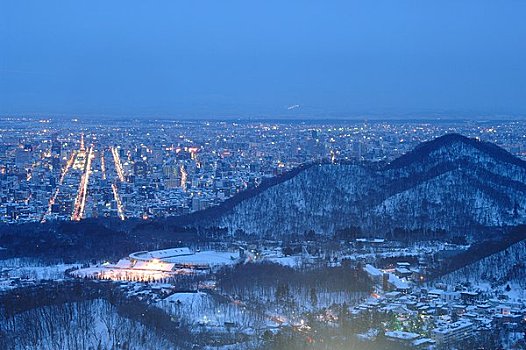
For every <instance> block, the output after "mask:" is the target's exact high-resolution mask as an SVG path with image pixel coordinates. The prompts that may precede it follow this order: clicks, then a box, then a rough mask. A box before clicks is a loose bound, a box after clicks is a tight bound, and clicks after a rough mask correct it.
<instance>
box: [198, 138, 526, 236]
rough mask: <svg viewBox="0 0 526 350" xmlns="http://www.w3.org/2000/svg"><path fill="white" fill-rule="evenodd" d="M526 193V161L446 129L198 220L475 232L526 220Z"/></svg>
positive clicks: (327, 230) (286, 228) (313, 172)
mask: <svg viewBox="0 0 526 350" xmlns="http://www.w3.org/2000/svg"><path fill="white" fill-rule="evenodd" d="M524 198H526V162H524V161H522V160H521V159H519V158H516V157H514V156H513V155H511V154H510V153H509V152H507V151H505V150H504V149H501V148H500V147H498V146H496V145H493V144H491V143H488V142H482V141H478V140H475V139H470V138H467V137H465V136H462V135H459V134H447V135H444V136H441V137H439V138H437V139H434V140H431V141H427V142H424V143H422V144H421V145H419V146H417V147H416V148H415V149H414V150H413V151H410V152H408V153H407V154H405V155H403V156H401V157H400V158H398V159H396V160H394V161H393V162H391V163H389V164H385V165H384V164H380V163H369V162H361V163H339V164H331V163H323V164H317V165H310V166H308V167H305V168H304V169H301V170H300V171H297V172H296V173H294V174H293V175H292V176H289V177H288V178H287V179H285V180H284V181H280V182H279V183H275V184H272V185H270V186H268V187H266V188H265V189H264V190H261V191H259V190H257V189H256V190H254V193H252V194H251V196H250V197H247V198H245V199H242V200H238V201H236V202H234V203H233V204H232V205H230V206H229V207H227V208H223V209H222V210H216V211H215V212H213V215H208V216H207V217H206V219H207V220H199V219H198V220H197V221H195V222H194V223H193V224H194V225H197V226H216V227H224V228H227V229H228V230H229V232H231V233H233V232H236V231H239V230H241V231H242V232H245V233H247V234H254V235H260V236H267V235H270V236H280V235H283V234H285V235H286V234H294V233H302V232H304V231H308V230H311V229H313V230H315V231H316V232H318V233H322V234H329V235H330V234H334V232H335V231H337V230H340V229H345V228H347V227H360V228H362V229H363V230H364V232H369V233H374V234H379V235H381V234H382V233H385V232H389V231H393V230H394V229H395V228H401V229H405V230H447V231H455V232H456V233H458V232H474V231H476V230H477V229H480V228H482V227H502V226H508V225H516V224H522V223H524V217H525V208H526V200H525V199H524ZM204 221H206V222H204Z"/></svg>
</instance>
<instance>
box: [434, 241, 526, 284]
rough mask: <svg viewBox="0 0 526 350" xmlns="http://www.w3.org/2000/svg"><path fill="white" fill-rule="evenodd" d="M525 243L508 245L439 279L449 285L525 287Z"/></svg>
mask: <svg viewBox="0 0 526 350" xmlns="http://www.w3.org/2000/svg"><path fill="white" fill-rule="evenodd" d="M525 260H526V241H525V240H523V241H520V242H517V243H515V244H512V245H510V246H509V247H507V248H506V249H503V250H501V251H499V252H497V253H495V254H492V255H489V256H487V257H485V258H482V259H480V260H477V261H475V262H474V263H472V264H469V265H467V266H465V267H463V268H461V269H459V270H456V271H453V272H451V273H449V274H447V275H445V276H442V277H441V278H440V281H441V282H445V283H447V284H450V285H454V284H456V283H465V282H469V283H471V284H472V285H484V284H487V285H488V286H502V285H505V284H507V283H512V284H514V285H517V286H519V287H520V288H523V289H524V287H526V266H525V263H524V261H525Z"/></svg>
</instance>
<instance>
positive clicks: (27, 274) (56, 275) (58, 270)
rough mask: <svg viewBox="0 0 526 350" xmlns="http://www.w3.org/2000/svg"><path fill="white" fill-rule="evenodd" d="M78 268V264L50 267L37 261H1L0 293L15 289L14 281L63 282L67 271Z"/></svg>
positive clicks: (16, 259)
mask: <svg viewBox="0 0 526 350" xmlns="http://www.w3.org/2000/svg"><path fill="white" fill-rule="evenodd" d="M77 267H79V265H78V264H62V263H60V264H53V265H49V264H47V263H43V262H41V261H39V260H36V259H20V258H13V259H6V260H0V291H1V290H6V289H11V288H13V287H14V286H15V284H14V283H13V281H14V280H18V279H20V280H24V281H33V282H37V281H40V280H61V279H64V277H65V275H64V272H65V271H66V270H68V269H71V268H77Z"/></svg>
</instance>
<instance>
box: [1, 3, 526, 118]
mask: <svg viewBox="0 0 526 350" xmlns="http://www.w3.org/2000/svg"><path fill="white" fill-rule="evenodd" d="M525 15H526V2H525V1H519V0H516V1H486V0H478V1H464V0H454V1H453V0H442V1H421V0H420V1H405V0H399V1H371V0H368V1H365V0H364V1H352V0H348V1H337V0H335V1H308V0H303V1H293V0H291V1H283V0H282V1H246V0H245V1H228V0H224V1H199V0H195V1H175V0H172V1H131V0H128V1H97V0H95V1H94V0H92V1H53V0H47V1H17V0H13V1H10V0H0V114H4V115H5V114H26V115H32V114H38V115H46V114H50V115H54V114H64V115H115V116H145V117H149V116H173V117H189V118H191V117H206V118H213V117H225V116H229V117H232V116H233V117H247V116H249V117H255V116H262V117H265V116H266V117H288V116H305V117H307V116H312V117H318V118H320V117H321V118H323V117H335V116H337V117H353V116H359V115H368V114H370V115H379V116H385V117H389V116H394V115H398V116H400V115H405V116H425V115H433V114H435V113H441V114H447V115H451V116H452V117H454V116H461V115H468V114H469V115H477V114H485V115H493V114H526V21H525V20H524V18H525ZM296 104H298V105H300V107H299V108H296V109H294V110H291V111H289V110H288V109H287V107H288V106H291V105H296Z"/></svg>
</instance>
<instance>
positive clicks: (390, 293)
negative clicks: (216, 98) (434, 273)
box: [351, 263, 526, 349]
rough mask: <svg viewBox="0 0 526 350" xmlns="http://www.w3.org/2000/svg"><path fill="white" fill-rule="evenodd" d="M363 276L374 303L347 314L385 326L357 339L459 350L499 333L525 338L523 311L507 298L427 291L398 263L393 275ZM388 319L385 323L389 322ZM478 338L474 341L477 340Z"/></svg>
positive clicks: (444, 288) (448, 289)
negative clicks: (375, 316)
mask: <svg viewBox="0 0 526 350" xmlns="http://www.w3.org/2000/svg"><path fill="white" fill-rule="evenodd" d="M363 269H364V271H365V272H366V273H367V274H368V275H369V276H370V277H371V279H372V280H373V281H374V282H375V284H376V286H377V292H376V293H374V294H373V298H372V299H370V300H368V301H366V302H364V303H362V304H360V305H358V306H356V307H354V308H353V309H352V311H351V313H352V314H353V315H354V317H358V316H359V315H361V314H362V313H379V314H382V315H384V316H385V319H387V322H383V323H381V324H382V325H383V329H374V330H370V331H369V332H367V333H365V334H361V335H360V336H361V338H363V339H364V340H369V339H372V338H373V335H374V336H377V335H378V334H379V333H383V334H384V336H385V338H386V339H387V340H388V341H391V342H394V343H399V344H402V345H404V346H407V347H409V348H415V349H428V348H429V347H430V346H432V348H438V349H450V348H454V347H456V346H460V347H461V348H462V344H466V342H474V341H475V340H480V339H489V338H491V336H492V335H495V332H496V330H500V331H501V332H500V333H504V334H508V335H511V336H510V338H513V334H515V335H519V336H518V338H519V339H521V338H522V336H523V327H524V324H523V323H524V320H525V319H526V305H525V304H524V303H522V302H520V301H516V300H513V299H509V298H506V297H502V296H501V297H495V295H494V294H491V293H486V292H482V291H479V290H477V291H474V290H468V289H466V288H463V287H461V286H458V287H453V286H448V285H445V284H436V285H434V286H426V285H425V284H422V283H418V279H417V278H414V277H415V276H414V275H410V274H409V272H406V271H405V270H407V271H410V270H411V267H410V266H408V264H407V263H401V264H399V265H398V266H397V268H396V269H395V271H394V272H388V271H385V270H380V269H377V268H375V267H374V266H372V265H369V264H368V265H365V266H364V267H363ZM388 315H389V316H390V317H389V316H388ZM475 337H478V339H475Z"/></svg>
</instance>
